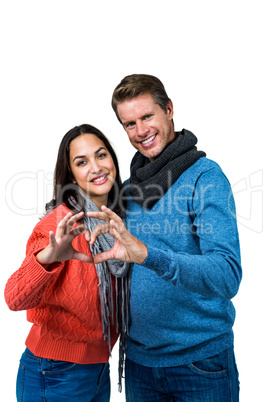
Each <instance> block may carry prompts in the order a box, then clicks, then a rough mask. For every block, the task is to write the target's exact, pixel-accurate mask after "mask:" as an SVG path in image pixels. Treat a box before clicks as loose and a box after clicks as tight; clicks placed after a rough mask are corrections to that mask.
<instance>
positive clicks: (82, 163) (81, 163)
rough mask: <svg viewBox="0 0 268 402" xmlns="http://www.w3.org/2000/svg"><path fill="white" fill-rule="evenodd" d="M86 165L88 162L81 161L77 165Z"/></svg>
mask: <svg viewBox="0 0 268 402" xmlns="http://www.w3.org/2000/svg"><path fill="white" fill-rule="evenodd" d="M85 163H86V161H79V162H78V163H77V166H82V165H84V164H85Z"/></svg>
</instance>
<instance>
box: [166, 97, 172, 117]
mask: <svg viewBox="0 0 268 402" xmlns="http://www.w3.org/2000/svg"><path fill="white" fill-rule="evenodd" d="M167 115H168V116H169V118H170V120H172V119H173V115H174V112H173V103H172V100H171V99H169V101H168V104H167Z"/></svg>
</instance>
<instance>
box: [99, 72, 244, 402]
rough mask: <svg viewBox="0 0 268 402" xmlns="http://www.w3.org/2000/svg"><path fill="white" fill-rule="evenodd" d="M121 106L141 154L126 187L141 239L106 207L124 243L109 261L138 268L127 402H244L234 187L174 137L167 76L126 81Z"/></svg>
mask: <svg viewBox="0 0 268 402" xmlns="http://www.w3.org/2000/svg"><path fill="white" fill-rule="evenodd" d="M112 106H113V109H114V111H115V113H116V115H117V118H118V119H119V121H120V123H121V124H122V125H123V127H124V129H125V131H126V133H127V135H128V137H129V140H130V142H131V144H132V145H133V146H134V147H135V148H136V149H137V153H136V154H135V156H134V158H133V160H132V163H131V175H130V180H129V181H128V182H127V183H126V192H127V199H128V202H127V227H128V229H129V231H130V232H131V234H132V235H130V234H129V233H128V232H127V231H126V230H125V229H124V228H123V226H122V224H121V223H120V221H119V220H118V219H117V218H116V216H115V214H113V213H112V212H111V211H110V210H108V209H107V208H103V211H104V213H105V214H106V216H107V217H108V218H109V219H110V227H111V229H110V230H111V234H112V235H113V236H114V237H115V238H116V244H115V247H113V249H112V250H111V254H110V255H109V256H108V254H107V255H106V259H107V258H119V259H124V260H128V261H132V262H134V265H133V271H132V278H131V291H130V295H131V296H130V333H129V337H128V341H127V352H126V354H127V359H126V367H125V378H126V383H125V384H126V400H127V401H174V400H176V401H177V400H178V401H213V402H228V401H238V398H239V396H238V394H239V389H238V388H239V385H238V372H237V369H236V364H235V357H234V352H233V331H232V326H233V323H234V319H235V309H234V306H233V304H232V302H231V299H232V298H233V297H234V296H235V294H236V293H237V291H238V288H239V284H240V280H241V275H242V273H241V263H240V251H239V239H238V232H237V224H236V218H235V205H234V200H233V196H232V192H231V188H230V185H229V182H228V180H227V179H226V177H225V175H224V174H223V172H222V170H221V168H220V167H219V166H218V165H217V164H216V163H215V162H213V161H211V160H209V159H207V158H206V157H205V153H204V152H201V151H197V149H196V143H197V139H196V137H195V136H194V134H192V133H191V132H190V131H187V130H185V129H183V130H182V131H180V132H175V130H174V123H173V105H172V101H171V100H170V99H169V98H168V96H167V94H166V91H165V88H164V86H163V84H162V83H161V81H159V79H158V78H156V77H153V76H149V75H144V74H134V75H130V76H127V77H125V78H124V79H123V80H122V81H121V82H120V84H119V85H118V86H117V87H116V88H115V90H114V93H113V98H112ZM133 236H135V237H133ZM122 250H123V251H122Z"/></svg>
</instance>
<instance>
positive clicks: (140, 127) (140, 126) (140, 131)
mask: <svg viewBox="0 0 268 402" xmlns="http://www.w3.org/2000/svg"><path fill="white" fill-rule="evenodd" d="M136 132H137V135H138V136H140V137H144V135H146V134H147V133H148V132H149V128H148V126H147V124H146V123H145V122H144V121H138V122H136Z"/></svg>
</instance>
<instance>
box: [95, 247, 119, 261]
mask: <svg viewBox="0 0 268 402" xmlns="http://www.w3.org/2000/svg"><path fill="white" fill-rule="evenodd" d="M113 259H114V256H113V254H112V252H111V250H108V251H104V252H103V253H99V254H96V255H95V256H94V264H100V263H101V262H104V261H108V260H113Z"/></svg>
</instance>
